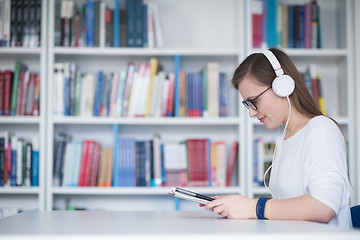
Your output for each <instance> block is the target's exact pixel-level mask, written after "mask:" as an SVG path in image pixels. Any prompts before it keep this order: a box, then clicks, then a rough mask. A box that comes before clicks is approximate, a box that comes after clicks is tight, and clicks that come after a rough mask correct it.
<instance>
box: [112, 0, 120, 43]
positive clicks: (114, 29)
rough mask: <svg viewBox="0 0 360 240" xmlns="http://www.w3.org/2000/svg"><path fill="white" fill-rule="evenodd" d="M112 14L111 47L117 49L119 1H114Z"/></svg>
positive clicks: (118, 41)
mask: <svg viewBox="0 0 360 240" xmlns="http://www.w3.org/2000/svg"><path fill="white" fill-rule="evenodd" d="M114 5H115V6H114V13H113V16H114V17H113V33H114V35H113V42H114V43H113V45H114V47H119V43H120V38H119V30H120V28H119V23H120V17H119V16H120V8H119V0H114Z"/></svg>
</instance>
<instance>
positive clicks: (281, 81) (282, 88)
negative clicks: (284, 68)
mask: <svg viewBox="0 0 360 240" xmlns="http://www.w3.org/2000/svg"><path fill="white" fill-rule="evenodd" d="M294 89H295V82H294V79H292V77H290V76H289V75H282V76H279V77H276V78H275V79H274V81H273V82H272V90H273V91H274V93H275V94H276V95H277V96H279V97H287V96H290V95H291V94H292V93H293V91H294Z"/></svg>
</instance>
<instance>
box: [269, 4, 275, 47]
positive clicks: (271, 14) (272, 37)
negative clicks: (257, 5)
mask: <svg viewBox="0 0 360 240" xmlns="http://www.w3.org/2000/svg"><path fill="white" fill-rule="evenodd" d="M267 1H268V5H267V40H268V47H269V48H270V47H276V45H277V38H276V14H277V13H276V10H277V4H276V0H267Z"/></svg>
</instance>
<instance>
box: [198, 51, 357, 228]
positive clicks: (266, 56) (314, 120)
mask: <svg viewBox="0 0 360 240" xmlns="http://www.w3.org/2000/svg"><path fill="white" fill-rule="evenodd" d="M232 85H233V86H234V87H235V88H236V89H238V90H239V92H240V94H241V96H242V98H243V99H244V101H243V104H244V106H245V107H246V108H248V109H249V116H250V117H251V118H254V117H256V118H257V119H258V120H259V121H260V122H261V123H262V124H264V125H265V127H266V128H268V129H275V128H278V127H279V126H280V125H281V124H283V125H284V126H285V129H284V134H283V139H282V142H281V143H280V144H278V145H277V146H276V150H275V153H274V158H273V163H272V171H271V177H270V184H269V189H268V190H269V192H270V193H271V195H272V198H259V199H252V198H247V197H244V196H241V195H222V196H214V198H215V200H213V201H211V202H209V203H208V204H206V205H202V204H201V206H204V208H205V209H210V210H212V211H214V212H215V213H218V214H220V215H222V216H223V217H227V218H231V219H240V218H241V219H245V218H259V219H289V220H307V221H315V222H323V223H329V224H332V225H337V226H343V227H350V226H352V223H351V216H350V208H349V201H350V184H349V180H348V174H347V172H348V171H347V163H346V145H345V140H344V135H343V133H342V131H341V129H340V127H339V125H338V124H337V123H336V122H335V121H334V120H332V119H330V118H328V117H325V116H324V115H323V114H322V112H321V111H320V109H319V108H318V106H317V105H316V103H315V101H314V100H313V98H312V96H311V94H310V92H309V91H308V89H307V87H306V85H305V83H304V81H303V79H302V77H301V75H300V73H299V72H298V70H297V69H296V67H295V66H294V64H293V63H292V61H291V60H290V58H289V57H288V56H287V55H286V54H285V53H284V52H282V51H281V50H279V49H276V48H271V49H269V50H266V51H264V52H263V53H254V54H251V55H250V56H248V57H247V58H246V59H245V60H244V61H243V62H242V63H241V64H240V65H239V67H238V68H237V69H236V71H235V73H234V76H233V79H232ZM265 186H266V185H265Z"/></svg>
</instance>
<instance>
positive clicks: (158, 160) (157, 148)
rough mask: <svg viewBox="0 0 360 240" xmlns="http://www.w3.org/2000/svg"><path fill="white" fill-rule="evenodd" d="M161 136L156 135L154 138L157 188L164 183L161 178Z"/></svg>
mask: <svg viewBox="0 0 360 240" xmlns="http://www.w3.org/2000/svg"><path fill="white" fill-rule="evenodd" d="M160 141H161V140H160V135H158V134H156V135H155V136H154V137H153V159H154V183H155V186H157V187H160V186H161V183H162V178H161V149H160V145H161V142H160Z"/></svg>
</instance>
